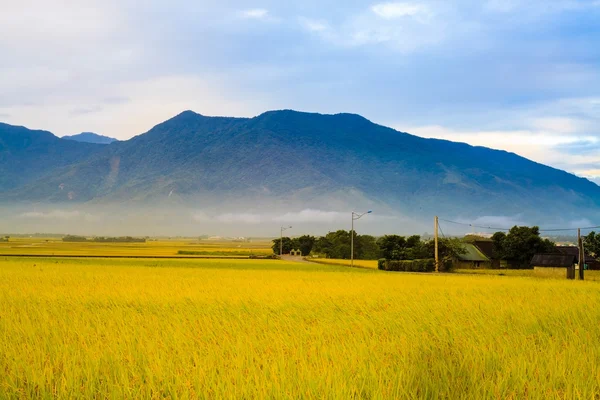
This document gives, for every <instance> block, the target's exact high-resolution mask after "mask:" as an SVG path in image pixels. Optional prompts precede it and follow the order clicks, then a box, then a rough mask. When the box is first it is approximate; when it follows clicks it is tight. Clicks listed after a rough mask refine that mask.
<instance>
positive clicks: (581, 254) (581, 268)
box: [577, 229, 585, 280]
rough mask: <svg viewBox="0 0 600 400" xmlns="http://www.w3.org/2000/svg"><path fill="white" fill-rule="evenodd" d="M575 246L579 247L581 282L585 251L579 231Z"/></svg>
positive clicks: (578, 231) (579, 231)
mask: <svg viewBox="0 0 600 400" xmlns="http://www.w3.org/2000/svg"><path fill="white" fill-rule="evenodd" d="M577 245H578V246H579V279H580V280H583V274H584V269H585V251H584V249H583V238H582V237H581V229H577Z"/></svg>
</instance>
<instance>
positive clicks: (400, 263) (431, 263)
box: [378, 258, 435, 272]
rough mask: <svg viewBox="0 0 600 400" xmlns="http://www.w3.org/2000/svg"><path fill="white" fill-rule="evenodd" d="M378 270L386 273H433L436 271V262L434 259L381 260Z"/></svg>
mask: <svg viewBox="0 0 600 400" xmlns="http://www.w3.org/2000/svg"><path fill="white" fill-rule="evenodd" d="M378 268H379V269H381V270H384V271H403V272H433V271H435V260H434V259H432V258H426V259H421V260H385V259H380V260H379V261H378Z"/></svg>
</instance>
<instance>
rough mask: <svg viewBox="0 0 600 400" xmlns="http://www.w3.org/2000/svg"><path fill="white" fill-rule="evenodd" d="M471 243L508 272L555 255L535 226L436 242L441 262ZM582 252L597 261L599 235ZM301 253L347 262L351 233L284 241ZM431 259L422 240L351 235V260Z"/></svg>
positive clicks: (275, 245) (287, 249)
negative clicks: (482, 245)
mask: <svg viewBox="0 0 600 400" xmlns="http://www.w3.org/2000/svg"><path fill="white" fill-rule="evenodd" d="M473 240H488V241H489V240H491V241H492V243H493V254H492V257H491V258H492V259H493V260H502V261H506V263H507V266H508V267H509V268H529V267H530V262H531V259H532V258H533V256H534V255H536V254H552V253H558V250H557V248H556V244H555V243H554V242H553V241H551V240H550V239H547V238H542V237H541V233H540V228H539V227H537V226H533V227H528V226H514V227H513V228H511V229H510V230H509V231H508V232H496V233H494V234H493V236H492V238H491V239H485V238H480V237H470V238H469V237H467V238H463V239H458V238H445V237H442V238H439V242H438V249H439V250H438V251H439V256H440V261H441V262H445V261H449V260H452V259H456V258H457V257H458V256H459V255H461V254H464V252H465V248H464V245H465V243H468V242H471V241H473ZM279 243H280V239H275V240H273V247H272V248H273V252H274V253H275V254H279ZM585 249H586V252H587V253H588V254H591V255H592V256H594V257H596V258H600V234H597V233H595V232H591V233H590V234H588V235H587V236H586V237H585ZM291 250H300V251H301V252H302V255H309V254H311V253H312V254H315V255H320V256H323V257H329V258H339V259H349V258H350V231H345V230H338V231H335V232H329V233H328V234H327V235H325V236H320V237H315V236H311V235H303V236H300V237H297V238H289V237H284V238H283V253H284V254H289V253H290V251H291ZM433 257H434V241H433V240H423V239H422V238H421V236H419V235H413V236H408V237H407V236H400V235H384V236H381V237H378V238H376V237H374V236H370V235H359V234H357V233H356V232H355V233H354V258H355V259H358V260H360V259H365V260H374V259H382V258H385V259H387V260H420V259H428V258H433Z"/></svg>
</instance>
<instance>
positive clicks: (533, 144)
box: [399, 125, 600, 179]
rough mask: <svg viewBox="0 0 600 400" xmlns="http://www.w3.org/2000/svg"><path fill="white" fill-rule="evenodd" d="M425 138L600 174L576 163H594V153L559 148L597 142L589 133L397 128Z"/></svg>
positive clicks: (599, 140)
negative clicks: (578, 152)
mask: <svg viewBox="0 0 600 400" xmlns="http://www.w3.org/2000/svg"><path fill="white" fill-rule="evenodd" d="M399 130H401V131H407V132H410V133H413V134H415V135H418V136H421V137H425V138H436V139H445V140H451V141H455V142H463V143H468V144H470V145H473V146H484V147H489V148H492V149H497V150H506V151H510V152H513V153H516V154H518V155H520V156H522V157H525V158H528V159H530V160H533V161H536V162H539V163H543V164H546V165H550V166H553V167H556V168H560V169H563V170H566V171H568V172H571V173H574V174H577V175H579V176H583V177H586V178H590V179H597V178H599V177H600V170H596V169H589V168H584V169H582V168H581V167H579V165H590V164H597V163H598V162H599V160H598V157H597V155H595V154H591V155H574V154H569V153H566V152H565V151H562V150H561V146H566V145H569V144H577V143H579V142H582V141H583V142H586V143H589V144H590V145H593V144H598V145H600V138H599V137H597V136H591V135H574V134H573V133H572V132H571V133H567V134H561V133H557V132H556V131H555V132H552V131H544V130H533V129H525V130H505V131H503V130H496V131H468V130H456V129H451V128H447V127H442V126H437V125H436V126H421V127H412V128H408V129H399Z"/></svg>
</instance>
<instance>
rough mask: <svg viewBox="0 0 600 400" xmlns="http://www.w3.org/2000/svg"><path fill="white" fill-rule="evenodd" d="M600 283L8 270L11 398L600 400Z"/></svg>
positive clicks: (195, 265) (329, 272) (267, 271)
mask: <svg viewBox="0 0 600 400" xmlns="http://www.w3.org/2000/svg"><path fill="white" fill-rule="evenodd" d="M598 321H600V286H599V284H598V283H595V282H578V281H566V280H548V279H535V278H530V277H509V276H485V275H481V276H477V275H459V274H438V275H434V274H429V275H428V274H404V273H393V272H381V271H377V270H368V269H360V268H355V269H349V268H347V267H342V266H335V265H321V264H301V263H292V262H285V261H278V260H152V259H135V260H127V259H123V260H122V259H117V260H109V259H85V260H80V259H56V258H53V259H39V258H36V259H32V258H29V259H28V258H2V257H0V371H1V373H0V398H2V399H4V398H8V399H11V398H22V399H25V398H86V399H88V398H98V399H104V398H130V399H138V398H172V399H186V398H206V399H216V398H262V399H273V398H277V399H280V398H309V399H311V398H312V399H316V398H319V399H321V398H331V399H334V398H335V399H348V398H370V399H390V398H407V399H411V398H431V399H437V398H450V399H458V398H473V399H483V398H494V399H510V398H512V399H523V398H531V399H546V398H584V399H592V398H598V397H600V346H599V345H598V343H600V327H599V324H598Z"/></svg>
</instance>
